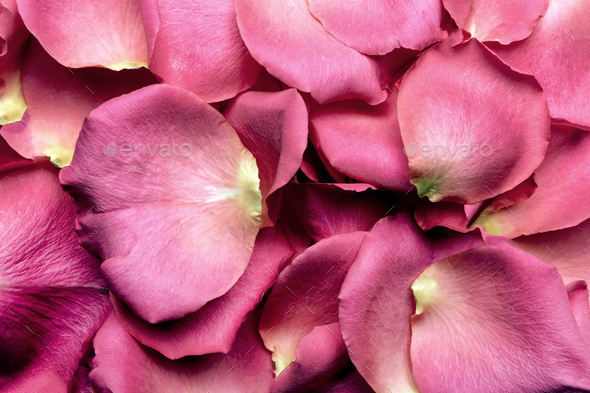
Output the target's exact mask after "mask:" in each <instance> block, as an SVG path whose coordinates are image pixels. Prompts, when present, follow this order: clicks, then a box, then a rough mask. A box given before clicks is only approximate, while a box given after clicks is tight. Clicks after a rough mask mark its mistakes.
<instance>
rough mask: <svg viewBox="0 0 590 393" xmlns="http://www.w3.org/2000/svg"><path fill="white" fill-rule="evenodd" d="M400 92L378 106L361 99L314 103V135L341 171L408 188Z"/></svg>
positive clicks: (382, 184)
mask: <svg viewBox="0 0 590 393" xmlns="http://www.w3.org/2000/svg"><path fill="white" fill-rule="evenodd" d="M397 95H398V91H397V89H396V88H395V87H393V90H392V94H390V95H389V97H388V99H387V100H386V101H385V102H383V103H381V104H379V105H376V106H370V105H368V104H366V103H364V102H362V101H359V100H350V101H341V102H335V103H332V104H328V105H322V106H315V107H312V111H311V114H310V123H311V125H312V127H311V128H310V138H311V140H312V142H313V144H314V146H315V148H316V149H317V150H318V151H321V154H322V156H323V157H325V158H326V159H327V160H328V162H329V164H330V166H332V167H333V168H334V169H336V170H337V171H338V172H340V173H342V174H344V175H346V176H349V177H352V178H355V179H357V180H360V181H363V182H367V183H370V184H374V185H376V186H378V187H384V188H389V189H392V190H398V191H404V192H406V191H408V190H409V189H410V188H411V187H412V185H411V184H410V182H409V180H408V159H407V158H406V156H404V154H403V142H402V138H401V134H400V131H399V124H398V122H397V105H396V102H397Z"/></svg>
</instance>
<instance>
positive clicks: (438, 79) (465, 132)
mask: <svg viewBox="0 0 590 393" xmlns="http://www.w3.org/2000/svg"><path fill="white" fill-rule="evenodd" d="M466 97H468V98H467V99H466ZM398 116H399V122H400V129H401V134H402V138H403V141H404V146H405V149H406V153H407V154H408V157H409V167H410V182H411V183H412V184H414V185H415V186H416V188H417V189H418V194H419V195H420V196H423V195H426V196H428V197H429V199H430V200H431V201H433V202H436V201H439V200H443V199H444V200H450V201H454V202H460V203H466V204H472V203H476V202H479V201H482V200H484V199H487V198H489V197H490V195H491V194H492V195H493V194H495V195H497V194H500V193H503V192H506V191H508V190H510V189H512V188H514V187H516V186H517V185H518V184H519V183H521V182H522V181H524V180H525V179H527V178H528V177H529V176H530V175H531V174H532V172H533V170H534V169H535V168H536V167H537V166H538V165H539V164H540V163H541V161H542V159H543V155H544V153H545V149H546V147H547V143H548V140H549V122H550V119H549V111H548V109H547V103H546V101H545V99H544V98H543V92H542V90H541V88H540V86H539V85H538V83H537V82H536V80H535V79H534V78H533V77H531V76H527V75H522V74H519V73H517V72H515V71H513V70H511V69H510V68H509V67H508V66H507V65H505V64H503V63H502V62H501V61H500V60H499V59H498V58H497V57H495V56H494V55H493V54H492V53H491V52H490V51H489V50H488V49H486V48H485V47H484V46H483V45H482V44H480V43H479V42H477V41H476V40H474V39H472V40H470V41H468V42H467V43H465V44H460V45H457V46H455V47H452V48H450V47H449V45H448V44H446V43H445V44H441V45H439V46H437V47H435V48H432V49H430V50H428V51H427V52H426V53H424V54H423V55H422V57H421V58H420V60H418V62H417V63H416V64H415V65H414V67H413V68H412V69H411V70H410V71H409V72H408V73H407V74H406V75H405V77H404V79H403V81H402V84H401V88H400V94H399V98H398ZM478 146H480V147H479V148H477V147H478ZM447 155H448V156H447Z"/></svg>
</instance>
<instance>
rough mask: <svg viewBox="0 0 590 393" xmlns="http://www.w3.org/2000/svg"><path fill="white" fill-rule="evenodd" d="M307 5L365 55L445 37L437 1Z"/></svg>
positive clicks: (424, 44) (312, 0)
mask: <svg viewBox="0 0 590 393" xmlns="http://www.w3.org/2000/svg"><path fill="white" fill-rule="evenodd" d="M309 8H310V12H312V15H313V16H314V17H316V18H317V19H318V20H319V21H321V22H322V24H323V25H324V27H325V28H326V30H327V31H328V32H330V33H331V34H334V36H335V37H336V38H337V39H338V40H340V41H342V42H344V43H345V44H346V45H349V46H351V47H353V48H355V49H356V50H358V51H359V52H362V53H366V54H368V55H384V54H386V53H389V52H391V51H392V50H394V49H396V48H400V47H403V48H407V49H415V50H422V49H424V48H426V47H427V46H429V45H432V44H434V43H435V42H438V41H440V40H441V39H443V38H444V35H443V32H442V30H441V23H442V15H443V10H442V4H441V3H440V2H439V1H433V0H428V1H384V0H377V1H368V0H356V1H353V2H344V1H342V2H333V1H332V2H328V1H321V0H320V1H318V0H309Z"/></svg>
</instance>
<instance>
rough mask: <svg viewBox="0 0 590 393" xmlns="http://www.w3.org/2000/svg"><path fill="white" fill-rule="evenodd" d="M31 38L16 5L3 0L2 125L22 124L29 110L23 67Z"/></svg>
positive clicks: (0, 8)
mask: <svg viewBox="0 0 590 393" xmlns="http://www.w3.org/2000/svg"><path fill="white" fill-rule="evenodd" d="M28 37H29V32H28V31H27V29H26V28H25V25H24V24H23V21H22V19H21V17H20V15H19V13H18V12H17V8H16V2H14V1H13V0H2V1H0V45H2V47H1V48H0V125H4V124H7V123H13V122H15V121H19V120H20V119H21V118H22V116H23V113H24V112H25V109H26V108H27V104H26V103H25V99H24V96H23V92H22V89H21V65H22V59H23V54H24V46H25V43H26V41H27V38H28Z"/></svg>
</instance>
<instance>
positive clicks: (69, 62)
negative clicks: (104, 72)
mask: <svg viewBox="0 0 590 393" xmlns="http://www.w3.org/2000/svg"><path fill="white" fill-rule="evenodd" d="M16 2H17V4H18V11H19V13H20V14H21V16H22V18H23V21H24V22H25V26H27V28H28V29H29V31H31V33H33V35H34V36H35V37H36V38H37V39H38V40H39V41H40V42H41V45H43V47H44V48H45V49H47V52H49V53H50V54H51V56H53V58H54V59H55V60H57V61H58V62H59V63H60V64H62V65H64V66H66V67H72V68H81V67H95V66H103V67H107V68H110V69H112V70H121V69H123V68H138V67H142V66H147V45H146V39H145V31H144V28H143V22H142V19H141V12H140V9H139V2H138V1H137V0H123V1H119V0H105V1H89V0H86V1H77V2H74V3H72V2H69V1H50V2H45V3H43V4H39V2H37V1H34V0H17V1H16Z"/></svg>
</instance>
